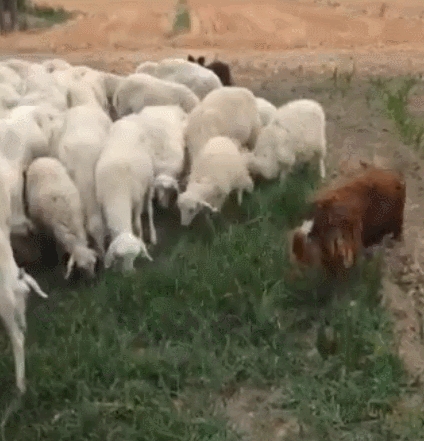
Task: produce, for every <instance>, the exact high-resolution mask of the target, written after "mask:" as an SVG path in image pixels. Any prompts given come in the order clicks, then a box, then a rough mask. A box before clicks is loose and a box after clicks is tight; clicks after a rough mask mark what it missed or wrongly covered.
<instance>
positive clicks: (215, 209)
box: [199, 201, 218, 213]
mask: <svg viewBox="0 0 424 441" xmlns="http://www.w3.org/2000/svg"><path fill="white" fill-rule="evenodd" d="M199 203H200V204H201V205H202V206H203V207H206V208H208V209H209V210H211V211H212V213H218V209H217V208H215V207H212V205H211V204H209V203H208V202H206V201H201V202H199Z"/></svg>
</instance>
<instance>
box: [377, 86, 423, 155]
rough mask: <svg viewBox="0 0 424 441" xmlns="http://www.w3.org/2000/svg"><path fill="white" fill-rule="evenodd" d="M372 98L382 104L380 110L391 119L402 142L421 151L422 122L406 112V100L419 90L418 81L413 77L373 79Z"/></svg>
mask: <svg viewBox="0 0 424 441" xmlns="http://www.w3.org/2000/svg"><path fill="white" fill-rule="evenodd" d="M371 85H372V91H371V95H372V97H374V98H375V97H377V98H379V99H380V100H381V102H382V110H383V111H384V112H385V113H386V114H387V116H388V117H389V118H390V119H392V120H393V121H394V122H395V124H396V127H397V129H398V131H399V134H400V137H401V139H402V141H403V142H404V143H405V144H406V145H410V146H412V147H413V148H414V149H415V150H417V151H421V152H422V150H423V147H424V120H423V119H422V118H418V117H416V116H414V115H411V113H410V112H409V111H408V99H409V97H410V96H411V95H412V93H413V92H414V91H415V90H416V89H417V88H419V87H420V86H419V81H418V79H417V78H413V77H400V78H395V79H390V80H387V79H382V78H375V79H372V80H371Z"/></svg>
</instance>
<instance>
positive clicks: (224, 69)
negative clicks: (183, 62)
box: [187, 55, 234, 86]
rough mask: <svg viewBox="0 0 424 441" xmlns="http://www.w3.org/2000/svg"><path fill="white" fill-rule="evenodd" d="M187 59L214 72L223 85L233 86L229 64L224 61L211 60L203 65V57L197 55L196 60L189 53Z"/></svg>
mask: <svg viewBox="0 0 424 441" xmlns="http://www.w3.org/2000/svg"><path fill="white" fill-rule="evenodd" d="M187 60H188V61H191V62H192V63H197V64H199V65H200V66H203V67H206V69H209V70H211V71H212V72H215V74H216V75H217V77H218V78H219V79H220V80H221V83H222V85H223V86H233V85H234V82H233V78H232V76H231V71H230V66H229V65H228V64H227V63H224V62H223V61H218V60H216V61H212V63H210V64H208V65H205V61H206V60H205V57H199V58H198V59H197V60H196V59H195V58H194V57H193V56H192V55H189V56H188V57H187Z"/></svg>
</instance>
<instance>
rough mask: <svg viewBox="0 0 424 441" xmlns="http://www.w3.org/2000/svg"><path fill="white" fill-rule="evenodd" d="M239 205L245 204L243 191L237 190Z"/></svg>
mask: <svg viewBox="0 0 424 441" xmlns="http://www.w3.org/2000/svg"><path fill="white" fill-rule="evenodd" d="M237 203H238V204H239V205H241V204H242V203H243V189H239V190H237Z"/></svg>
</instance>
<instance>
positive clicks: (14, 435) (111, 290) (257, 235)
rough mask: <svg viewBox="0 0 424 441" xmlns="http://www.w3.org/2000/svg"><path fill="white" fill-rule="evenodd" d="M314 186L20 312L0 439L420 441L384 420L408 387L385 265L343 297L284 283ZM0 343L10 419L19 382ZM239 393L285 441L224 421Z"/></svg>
mask: <svg viewBox="0 0 424 441" xmlns="http://www.w3.org/2000/svg"><path fill="white" fill-rule="evenodd" d="M346 93H347V94H348V93H349V92H346ZM346 99H347V100H349V96H348V95H347V97H346ZM363 99H364V101H365V97H364V98H363ZM315 186H316V176H315V175H314V172H313V171H311V170H307V169H299V170H297V171H296V173H294V174H293V176H292V177H290V178H289V179H288V180H287V182H286V183H285V184H267V185H265V184H263V185H260V186H258V187H257V188H256V189H255V192H254V193H253V194H252V195H251V196H246V197H245V200H244V202H243V205H242V207H241V208H238V207H236V206H235V204H232V203H231V201H230V202H229V203H228V204H227V206H226V208H225V212H224V215H223V216H216V217H215V218H213V226H208V225H207V224H206V223H204V224H202V223H201V222H200V223H199V225H200V227H199V228H196V229H191V230H189V231H187V232H186V234H183V235H181V237H179V238H178V240H176V241H175V244H174V245H173V246H172V247H170V248H167V249H166V250H164V251H162V252H161V253H160V255H155V262H153V263H144V262H143V264H142V265H141V269H140V270H139V271H138V272H137V274H135V275H131V276H126V277H123V276H120V275H114V274H108V275H107V276H106V278H104V279H102V280H101V282H100V283H99V284H98V285H96V286H93V287H85V288H83V287H79V288H78V289H75V290H72V289H67V290H58V289H56V292H54V293H52V295H51V297H52V298H53V300H51V301H50V302H47V303H40V304H39V305H38V306H37V307H36V308H35V309H34V311H33V312H32V313H30V314H29V317H28V330H29V331H28V342H27V370H28V372H27V376H28V383H29V387H28V392H27V395H26V396H25V397H24V398H23V401H22V403H21V404H20V408H19V411H18V412H15V413H13V414H12V416H11V418H10V419H9V420H8V422H7V425H6V429H5V433H6V438H7V439H8V440H15V441H35V440H43V441H59V440H60V441H71V440H99V441H100V440H101V441H105V440H107V441H118V440H119V441H124V440H125V441H132V440H134V441H135V440H140V441H141V440H143V441H144V440H145V441H206V440H208V441H224V440H225V441H230V440H239V439H240V440H250V439H252V440H253V441H262V440H263V441H267V440H277V439H278V440H309V441H312V440H316V441H325V440H331V441H333V440H334V441H336V440H337V441H338V440H351V441H353V440H358V441H359V440H360V441H366V440H373V441H380V440H381V441H383V440H404V441H406V440H410V441H413V440H414V441H417V440H420V439H424V436H423V435H422V417H421V416H419V415H413V414H412V413H411V415H409V416H408V418H407V419H405V418H403V419H402V420H399V421H398V420H397V419H396V418H395V416H394V413H393V410H394V409H395V408H396V403H397V402H398V401H399V399H400V397H401V396H402V395H405V394H407V393H408V392H409V389H408V388H407V386H406V385H407V381H406V378H405V376H404V373H403V370H402V366H401V363H400V361H399V359H398V358H397V356H395V355H393V354H394V351H393V338H392V335H391V323H390V319H389V317H388V316H387V314H386V313H385V311H384V310H383V309H382V308H381V307H380V306H379V297H380V296H379V288H380V279H381V271H382V258H381V256H379V255H377V256H376V257H375V258H374V260H372V261H370V262H368V263H366V264H364V266H362V267H361V268H359V269H358V271H357V273H356V274H355V276H354V277H352V280H351V281H349V284H348V286H346V287H345V288H346V289H345V292H346V295H345V296H344V297H343V298H342V299H341V300H336V299H335V297H334V296H333V292H334V289H335V287H333V286H330V285H328V284H327V283H324V282H323V281H322V280H321V279H320V277H318V276H317V275H310V277H308V278H306V279H299V280H292V279H291V278H290V275H289V274H290V272H289V269H290V265H289V260H288V254H287V243H286V240H287V239H286V232H287V231H288V229H289V228H291V227H293V226H295V225H297V224H298V223H299V222H300V219H301V217H302V214H303V213H304V212H305V210H306V208H307V205H306V202H305V200H306V197H307V195H308V194H310V192H311V191H313V189H314V188H315ZM1 342H2V344H1V345H0V353H1V354H2V356H1V357H0V377H1V378H2V379H3V380H2V381H1V390H0V394H1V395H0V405H1V408H2V409H3V410H4V409H5V408H6V406H7V405H8V404H9V403H10V400H11V392H12V388H13V381H14V377H13V363H12V357H11V353H10V350H6V347H8V346H7V345H8V340H7V339H6V338H4V339H3V340H1ZM241 387H244V388H249V387H250V388H253V387H254V388H257V389H261V390H263V391H266V392H267V393H268V392H269V395H270V396H271V395H272V399H270V400H268V401H267V412H269V413H274V414H275V415H278V420H279V423H280V426H279V427H280V429H281V428H282V427H285V428H286V432H287V433H286V434H285V435H283V434H282V433H283V432H281V431H280V435H276V433H275V432H273V428H270V427H265V426H266V424H264V427H258V428H257V429H256V430H257V431H256V433H259V434H262V435H260V436H259V435H258V436H257V437H256V438H253V436H252V437H249V436H247V435H245V434H243V433H241V432H240V431H239V429H238V428H237V427H236V426H234V424H228V414H227V411H226V404H227V403H228V402H229V400H231V398H232V397H233V396H235V395H236V394H237V392H238V391H239V390H240V388H241ZM289 429H290V430H289Z"/></svg>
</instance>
